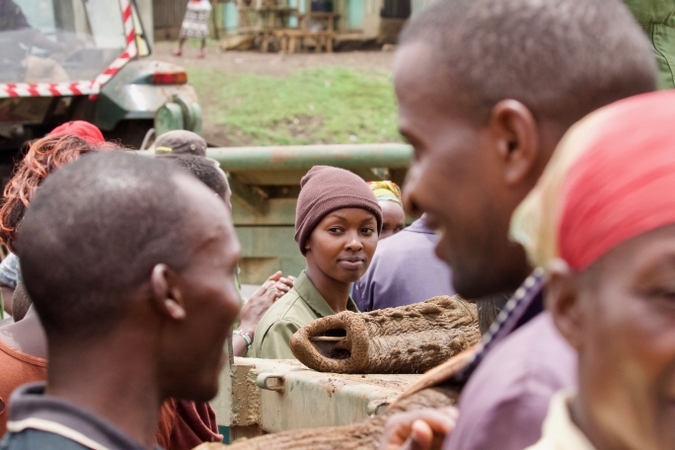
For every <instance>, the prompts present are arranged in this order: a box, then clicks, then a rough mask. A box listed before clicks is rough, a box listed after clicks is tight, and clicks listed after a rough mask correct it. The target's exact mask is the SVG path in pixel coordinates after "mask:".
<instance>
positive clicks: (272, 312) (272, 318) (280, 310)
mask: <svg viewBox="0 0 675 450" xmlns="http://www.w3.org/2000/svg"><path fill="white" fill-rule="evenodd" d="M303 303H304V302H303V301H302V298H301V297H300V295H299V294H298V292H297V291H296V290H295V289H294V288H291V289H290V290H289V291H288V292H287V293H286V294H284V295H283V296H282V297H281V298H280V299H279V300H277V301H276V302H274V304H273V305H272V306H271V307H270V309H268V310H267V312H266V313H265V315H264V316H263V317H262V319H260V322H259V323H258V326H257V327H256V331H255V335H256V337H257V336H260V340H263V338H264V337H265V336H266V335H267V334H268V332H269V331H270V329H271V328H273V327H274V326H275V325H276V326H277V327H279V324H280V323H293V324H297V322H298V320H297V319H298V317H297V316H298V312H297V310H299V309H300V308H304V306H303V305H302V304H303ZM297 326H298V328H299V327H300V326H302V324H297Z"/></svg>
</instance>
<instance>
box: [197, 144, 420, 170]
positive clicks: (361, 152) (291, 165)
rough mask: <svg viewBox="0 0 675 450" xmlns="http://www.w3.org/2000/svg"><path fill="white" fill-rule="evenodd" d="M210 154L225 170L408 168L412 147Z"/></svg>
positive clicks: (359, 146) (314, 147)
mask: <svg viewBox="0 0 675 450" xmlns="http://www.w3.org/2000/svg"><path fill="white" fill-rule="evenodd" d="M207 156H208V157H209V158H213V159H215V160H216V161H218V162H220V164H221V167H222V168H223V170H225V171H234V172H237V171H245V170H288V169H309V168H310V167H312V166H316V165H330V166H336V167H342V168H345V169H355V168H372V167H386V168H389V169H405V168H407V167H408V165H409V163H410V159H411V158H412V147H411V146H409V145H405V144H356V145H298V146H285V147H221V148H209V149H208V150H207Z"/></svg>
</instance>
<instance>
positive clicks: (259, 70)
mask: <svg viewBox="0 0 675 450" xmlns="http://www.w3.org/2000/svg"><path fill="white" fill-rule="evenodd" d="M174 48H175V43H173V42H157V43H156V44H155V46H154V47H153V57H154V58H155V59H158V60H160V61H166V62H172V63H175V64H182V65H188V64H189V65H199V66H202V67H212V68H216V69H220V70H222V71H225V72H229V73H253V74H256V75H271V76H275V75H276V76H283V75H289V74H291V73H292V72H294V71H296V70H299V69H312V68H315V67H329V66H339V67H360V68H363V69H375V70H383V71H388V70H391V67H392V64H393V61H394V53H393V52H382V51H356V52H344V53H343V52H338V53H300V54H292V55H282V54H279V53H260V52H255V51H250V52H236V51H232V52H221V51H220V50H218V49H217V48H211V47H209V48H207V49H206V58H204V59H199V58H197V52H198V49H197V47H193V46H189V45H186V46H185V48H184V51H183V56H182V57H175V56H173V55H171V51H172V50H173V49H174Z"/></svg>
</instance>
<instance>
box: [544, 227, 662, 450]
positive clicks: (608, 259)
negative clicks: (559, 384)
mask: <svg viewBox="0 0 675 450" xmlns="http://www.w3.org/2000/svg"><path fill="white" fill-rule="evenodd" d="M577 277H578V279H579V281H578V282H577V283H578V285H579V287H578V290H577V291H576V292H575V291H572V292H575V293H574V295H573V296H572V295H570V297H569V298H570V299H573V301H572V300H568V302H570V304H571V306H569V307H567V308H564V309H561V308H557V307H556V308H553V311H554V318H555V320H556V325H558V328H559V329H560V330H561V331H563V334H564V335H565V337H566V338H567V339H568V341H570V343H571V344H572V345H573V346H574V347H575V348H576V349H577V351H578V352H579V384H580V394H581V401H582V402H583V404H584V405H585V409H586V411H587V414H586V418H587V419H588V418H590V419H591V420H592V421H593V422H595V424H596V427H597V428H598V429H599V430H600V432H601V433H602V435H604V438H605V440H606V441H607V442H610V441H613V443H614V444H616V445H614V447H615V448H634V449H635V448H640V449H641V450H662V449H672V448H675V425H674V424H675V226H673V225H670V226H667V227H662V228H660V229H657V230H654V231H650V232H648V233H645V234H642V235H640V236H638V237H635V238H632V239H630V240H628V241H625V242H623V243H621V244H619V245H617V246H616V247H615V248H613V249H612V250H610V251H609V252H607V254H605V255H604V256H603V257H602V258H600V259H599V260H598V261H596V262H595V263H594V264H593V265H592V266H591V267H590V268H588V269H586V270H585V271H584V272H582V273H581V275H577ZM549 290H550V291H555V290H556V285H555V283H553V284H551V285H550V286H549ZM555 303H560V302H555Z"/></svg>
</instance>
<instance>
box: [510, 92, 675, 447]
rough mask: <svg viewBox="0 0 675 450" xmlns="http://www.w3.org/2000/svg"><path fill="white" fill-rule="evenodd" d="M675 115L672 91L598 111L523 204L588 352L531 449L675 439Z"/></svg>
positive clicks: (532, 245)
mask: <svg viewBox="0 0 675 450" xmlns="http://www.w3.org/2000/svg"><path fill="white" fill-rule="evenodd" d="M674 123H675V92H673V91H663V92H659V93H653V94H645V95H640V96H637V97H633V98H630V99H627V100H623V101H620V102H617V103H615V104H613V105H610V106H608V107H605V108H602V109H601V110H599V111H597V112H595V113H593V114H592V115H590V116H589V117H588V118H586V119H584V120H583V121H582V122H581V123H580V124H578V125H576V126H575V127H573V128H572V129H571V131H570V132H569V133H568V135H567V136H566V138H565V139H564V140H563V141H562V142H561V145H560V146H559V148H558V149H557V150H556V158H557V160H556V161H555V163H557V166H555V167H554V166H551V170H548V171H547V173H545V174H544V176H543V177H542V178H541V180H540V182H539V184H538V186H537V188H536V189H535V190H534V191H533V192H532V193H531V194H530V196H529V197H528V199H526V200H525V202H524V203H523V205H521V207H520V210H519V211H518V212H517V213H516V218H515V219H514V226H515V225H518V224H521V225H522V224H529V225H527V226H525V227H520V228H519V229H516V230H514V231H515V232H514V233H513V234H514V235H515V236H517V237H518V238H519V240H521V242H523V243H525V245H526V247H527V248H528V250H529V252H530V256H531V257H532V259H533V260H534V261H535V262H537V263H539V264H542V265H545V266H546V267H547V270H548V273H549V283H548V293H547V296H548V299H547V302H548V305H549V307H550V309H551V313H552V316H553V319H554V322H555V325H556V327H557V328H558V330H559V331H560V332H561V334H562V335H563V336H564V337H565V338H566V339H567V341H568V342H569V343H570V344H571V345H572V346H573V347H574V348H575V349H576V351H577V352H578V355H579V368H578V381H579V385H578V389H577V390H575V391H569V392H561V393H559V394H557V396H556V397H555V398H554V399H553V401H552V403H551V407H550V411H549V415H548V417H547V419H546V421H545V422H544V426H543V435H542V439H541V440H540V441H539V442H538V443H537V444H536V445H534V446H533V447H530V449H532V450H548V449H570V450H571V449H575V450H593V449H598V450H609V449H616V448H623V449H643V450H665V449H672V448H675V426H673V425H674V424H675V195H673V192H675V136H674V134H673V130H674V128H673V124H674ZM528 219H529V220H528ZM515 228H517V227H515Z"/></svg>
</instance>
